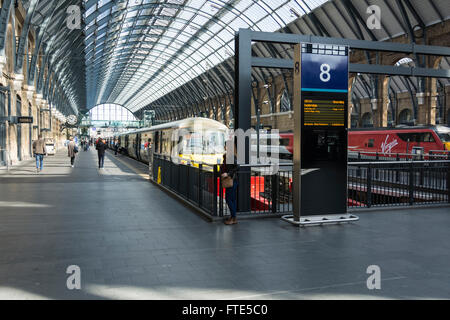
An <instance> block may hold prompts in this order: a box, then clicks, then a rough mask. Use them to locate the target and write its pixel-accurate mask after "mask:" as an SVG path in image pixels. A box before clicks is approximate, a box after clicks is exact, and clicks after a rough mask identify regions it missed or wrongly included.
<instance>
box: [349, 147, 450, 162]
mask: <svg viewBox="0 0 450 320" xmlns="http://www.w3.org/2000/svg"><path fill="white" fill-rule="evenodd" d="M405 160H410V161H423V160H430V161H435V160H450V151H448V150H430V151H429V152H428V153H426V154H424V153H383V152H377V151H376V152H369V151H364V150H352V151H349V152H348V161H349V162H361V161H405Z"/></svg>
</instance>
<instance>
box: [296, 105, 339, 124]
mask: <svg viewBox="0 0 450 320" xmlns="http://www.w3.org/2000/svg"><path fill="white" fill-rule="evenodd" d="M345 103H346V102H345V100H339V99H327V98H304V99H303V103H302V107H303V111H304V118H303V124H304V125H305V126H329V127H344V126H345V114H346V113H345V109H346V108H345Z"/></svg>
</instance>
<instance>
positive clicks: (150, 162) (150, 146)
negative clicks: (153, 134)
mask: <svg viewBox="0 0 450 320" xmlns="http://www.w3.org/2000/svg"><path fill="white" fill-rule="evenodd" d="M147 152H148V172H149V174H150V178H151V179H152V178H153V143H152V139H151V138H149V139H148V141H147Z"/></svg>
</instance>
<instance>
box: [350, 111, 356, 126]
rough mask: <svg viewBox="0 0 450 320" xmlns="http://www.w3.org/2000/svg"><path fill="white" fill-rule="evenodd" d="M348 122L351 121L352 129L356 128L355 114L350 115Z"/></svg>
mask: <svg viewBox="0 0 450 320" xmlns="http://www.w3.org/2000/svg"><path fill="white" fill-rule="evenodd" d="M350 121H351V125H352V128H357V127H358V115H357V114H352V116H351V120H350Z"/></svg>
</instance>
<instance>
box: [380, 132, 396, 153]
mask: <svg viewBox="0 0 450 320" xmlns="http://www.w3.org/2000/svg"><path fill="white" fill-rule="evenodd" d="M388 140H389V135H387V136H386V140H384V142H382V143H381V152H382V153H384V154H386V153H391V151H392V148H394V147H395V146H396V145H398V141H397V139H394V140H392V141H391V142H388Z"/></svg>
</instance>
